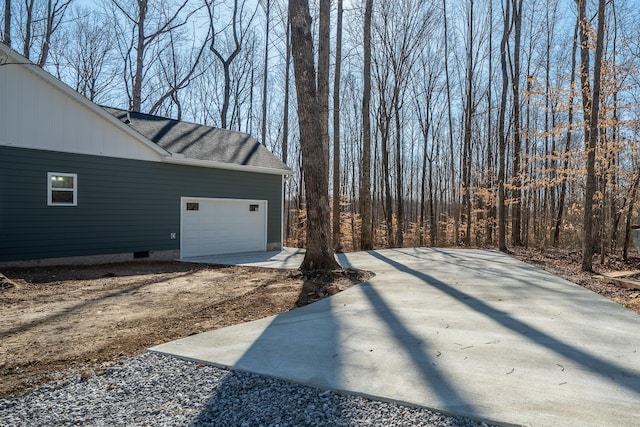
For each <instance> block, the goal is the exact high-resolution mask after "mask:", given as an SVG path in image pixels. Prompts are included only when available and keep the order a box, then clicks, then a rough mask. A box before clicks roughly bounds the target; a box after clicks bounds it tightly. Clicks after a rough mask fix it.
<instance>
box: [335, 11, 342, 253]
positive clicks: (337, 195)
mask: <svg viewBox="0 0 640 427" xmlns="http://www.w3.org/2000/svg"><path fill="white" fill-rule="evenodd" d="M336 19H337V21H336V67H335V77H334V81H333V247H334V249H335V250H336V251H340V250H342V245H341V244H340V71H341V61H342V0H338V16H337V18H336Z"/></svg>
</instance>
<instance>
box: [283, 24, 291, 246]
mask: <svg viewBox="0 0 640 427" xmlns="http://www.w3.org/2000/svg"><path fill="white" fill-rule="evenodd" d="M285 25H286V26H287V30H286V34H285V38H286V41H285V43H286V54H285V61H284V67H285V71H284V111H283V118H282V162H283V163H284V164H287V159H288V157H289V156H288V154H289V80H290V68H291V67H290V64H291V27H290V25H289V17H288V16H287V22H286V23H285ZM284 185H285V186H286V185H287V183H286V181H285V184H284ZM283 203H285V216H284V229H285V236H284V238H285V240H288V238H289V223H290V221H289V209H288V207H287V206H286V205H287V200H283Z"/></svg>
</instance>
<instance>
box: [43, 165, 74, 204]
mask: <svg viewBox="0 0 640 427" xmlns="http://www.w3.org/2000/svg"><path fill="white" fill-rule="evenodd" d="M47 180H48V184H47V205H48V206H77V205H78V175H76V174H75V173H58V172H49V173H48V174H47Z"/></svg>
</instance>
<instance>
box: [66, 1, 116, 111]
mask: <svg viewBox="0 0 640 427" xmlns="http://www.w3.org/2000/svg"><path fill="white" fill-rule="evenodd" d="M71 22H72V23H71V25H70V27H68V28H67V31H68V32H69V35H68V40H69V45H68V46H67V48H66V49H65V56H66V57H67V58H68V62H69V65H70V67H69V68H70V69H71V70H72V75H71V76H70V78H71V79H72V80H73V84H72V86H73V87H74V88H75V89H76V91H78V92H79V93H81V94H82V95H84V96H85V97H87V98H88V99H90V100H91V101H94V102H98V103H104V102H106V101H108V96H109V92H110V89H111V88H113V81H114V80H115V79H116V77H117V72H116V71H115V70H116V67H114V66H113V64H112V62H113V55H114V51H115V47H114V46H113V45H112V44H111V43H110V42H109V38H110V36H109V31H110V29H109V27H110V25H111V24H110V23H109V22H107V21H106V20H105V19H104V18H103V15H100V14H95V13H93V11H91V10H89V9H84V8H78V9H75V11H74V12H73V15H72V19H71Z"/></svg>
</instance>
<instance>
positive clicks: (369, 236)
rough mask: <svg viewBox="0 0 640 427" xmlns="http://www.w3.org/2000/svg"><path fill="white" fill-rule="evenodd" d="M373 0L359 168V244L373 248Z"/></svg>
mask: <svg viewBox="0 0 640 427" xmlns="http://www.w3.org/2000/svg"><path fill="white" fill-rule="evenodd" d="M372 13H373V0H366V5H365V12H364V43H363V44H364V63H363V72H362V79H363V82H362V85H363V88H362V161H361V165H360V167H361V169H360V215H361V216H362V227H361V238H360V246H361V248H362V249H364V250H370V249H373V233H372V231H373V230H372V228H373V225H372V207H371V113H370V111H369V107H370V103H371V16H372Z"/></svg>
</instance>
